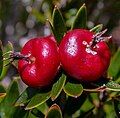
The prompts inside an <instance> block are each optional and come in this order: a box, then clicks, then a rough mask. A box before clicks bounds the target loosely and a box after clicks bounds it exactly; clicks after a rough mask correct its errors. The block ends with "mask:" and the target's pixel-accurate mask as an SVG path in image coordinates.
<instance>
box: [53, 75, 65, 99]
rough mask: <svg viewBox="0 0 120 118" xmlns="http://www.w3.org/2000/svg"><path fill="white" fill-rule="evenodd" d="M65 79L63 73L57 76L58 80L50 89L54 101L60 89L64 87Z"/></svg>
mask: <svg viewBox="0 0 120 118" xmlns="http://www.w3.org/2000/svg"><path fill="white" fill-rule="evenodd" d="M65 81H66V76H65V75H64V74H63V75H62V76H61V77H60V78H59V80H58V81H57V82H56V83H55V84H54V85H53V87H52V91H51V99H52V101H54V100H55V99H56V98H57V97H58V96H59V94H60V93H61V91H62V89H63V87H64V84H65Z"/></svg>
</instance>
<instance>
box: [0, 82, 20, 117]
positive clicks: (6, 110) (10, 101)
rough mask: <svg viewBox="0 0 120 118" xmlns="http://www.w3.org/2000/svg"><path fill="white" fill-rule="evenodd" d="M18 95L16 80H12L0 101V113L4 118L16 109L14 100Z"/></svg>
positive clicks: (11, 114) (10, 115)
mask: <svg viewBox="0 0 120 118" xmlns="http://www.w3.org/2000/svg"><path fill="white" fill-rule="evenodd" d="M18 96H19V90H18V84H17V81H16V80H13V82H12V84H11V85H10V86H9V88H8V90H7V94H6V96H5V98H4V99H3V100H2V102H1V103H0V113H1V114H0V115H1V117H4V118H11V117H12V116H13V114H14V112H15V111H16V107H14V102H15V100H16V99H17V97H18Z"/></svg>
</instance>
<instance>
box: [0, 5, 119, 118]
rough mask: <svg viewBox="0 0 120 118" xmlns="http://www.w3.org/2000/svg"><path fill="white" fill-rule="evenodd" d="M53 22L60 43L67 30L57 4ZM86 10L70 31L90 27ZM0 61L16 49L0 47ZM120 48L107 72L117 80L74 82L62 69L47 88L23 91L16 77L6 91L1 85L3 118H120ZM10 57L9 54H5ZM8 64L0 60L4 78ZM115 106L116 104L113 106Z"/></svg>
mask: <svg viewBox="0 0 120 118" xmlns="http://www.w3.org/2000/svg"><path fill="white" fill-rule="evenodd" d="M52 20H53V21H50V20H48V23H49V25H50V28H51V30H52V32H53V34H54V36H55V37H56V39H57V41H58V42H60V40H61V39H62V37H63V35H64V34H65V33H66V31H67V28H66V26H65V22H64V19H63V17H62V14H61V12H60V10H59V9H58V8H57V7H56V6H55V8H54V11H53V18H52ZM86 22H87V12H86V6H85V4H84V5H83V6H82V7H80V9H79V10H78V12H77V14H76V16H75V20H74V22H73V24H72V26H71V30H72V29H75V28H87V27H86ZM102 27H103V26H102V24H99V25H97V26H95V27H94V28H92V29H90V31H93V32H95V33H97V32H99V31H101V30H102ZM0 47H1V48H0V60H3V54H4V53H6V52H8V51H13V48H12V46H11V44H8V47H7V48H3V47H2V44H1V46H0ZM119 53H120V50H119V49H118V51H117V52H116V54H115V55H114V56H113V58H112V60H111V64H110V67H109V70H108V75H109V76H112V77H113V78H114V79H113V80H110V79H107V77H101V79H100V81H98V82H95V83H90V84H89V85H87V84H85V83H80V82H78V81H73V80H72V78H71V77H69V76H67V75H66V74H65V73H64V72H61V73H60V74H59V75H58V76H57V77H56V79H57V80H56V81H55V82H54V84H53V85H52V86H51V87H48V88H45V89H44V88H39V89H37V88H30V87H27V88H26V89H25V90H24V91H23V92H22V93H21V94H20V93H19V89H18V83H17V81H18V79H14V80H13V81H12V83H11V84H10V86H9V88H8V89H7V90H5V89H4V87H3V86H2V85H0V117H2V118H14V117H17V118H19V117H20V118H22V117H23V118H29V117H30V118H36V117H40V118H42V117H45V118H54V117H55V118H62V117H65V118H69V117H73V118H77V117H82V118H84V117H89V116H90V117H95V116H99V117H100V118H102V117H105V116H106V118H110V117H111V118H113V117H116V116H118V117H119V110H120V108H119V104H120V101H119V97H120V95H119V91H120V85H119V84H118V83H119V78H118V77H119V73H120V72H119V71H120V65H119V62H118V61H119V58H120V56H119V55H120V54H119ZM5 56H6V58H7V57H8V58H9V54H5ZM7 63H9V62H8V61H7V60H6V61H4V62H3V61H0V65H1V67H0V73H1V76H0V79H1V80H2V78H4V76H5V74H6V70H7V68H8V66H7V67H6V66H5V67H4V65H6V64H7ZM113 106H114V107H113Z"/></svg>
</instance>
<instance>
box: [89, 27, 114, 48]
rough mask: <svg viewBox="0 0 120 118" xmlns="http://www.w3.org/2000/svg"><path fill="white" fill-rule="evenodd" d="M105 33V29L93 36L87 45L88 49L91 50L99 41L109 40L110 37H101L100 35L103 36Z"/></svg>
mask: <svg viewBox="0 0 120 118" xmlns="http://www.w3.org/2000/svg"><path fill="white" fill-rule="evenodd" d="M106 32H107V29H105V30H103V31H101V32H98V33H96V34H95V35H93V37H92V41H91V42H90V43H89V45H88V48H93V47H94V46H96V44H97V43H99V42H101V41H108V40H109V39H111V38H112V36H109V37H102V35H103V34H105V33H106Z"/></svg>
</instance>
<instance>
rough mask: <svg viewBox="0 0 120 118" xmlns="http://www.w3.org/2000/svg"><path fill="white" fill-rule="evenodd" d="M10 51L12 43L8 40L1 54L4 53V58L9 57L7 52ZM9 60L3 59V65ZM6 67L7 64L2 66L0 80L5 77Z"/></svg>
mask: <svg viewBox="0 0 120 118" xmlns="http://www.w3.org/2000/svg"><path fill="white" fill-rule="evenodd" d="M10 51H12V52H13V45H12V43H10V42H8V44H7V45H6V46H5V47H4V48H3V55H4V54H5V55H4V58H9V57H10V55H9V53H7V52H10ZM9 62H10V61H9V60H5V61H3V65H6V64H8V63H9ZM8 68H9V65H7V66H3V69H2V73H1V76H0V80H2V79H3V78H4V77H5V75H6V73H7V70H8Z"/></svg>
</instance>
